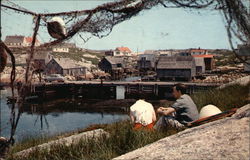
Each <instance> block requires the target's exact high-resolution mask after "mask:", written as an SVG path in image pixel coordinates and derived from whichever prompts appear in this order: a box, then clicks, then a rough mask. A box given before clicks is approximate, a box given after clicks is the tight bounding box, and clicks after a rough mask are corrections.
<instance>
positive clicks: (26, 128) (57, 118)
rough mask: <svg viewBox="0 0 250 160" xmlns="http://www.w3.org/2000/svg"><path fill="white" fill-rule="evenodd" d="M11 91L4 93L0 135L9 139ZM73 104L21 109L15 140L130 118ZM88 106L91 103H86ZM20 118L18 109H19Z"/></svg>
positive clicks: (122, 114)
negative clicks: (9, 101)
mask: <svg viewBox="0 0 250 160" xmlns="http://www.w3.org/2000/svg"><path fill="white" fill-rule="evenodd" d="M10 95H11V94H10V90H9V89H8V90H1V113H0V115H1V117H0V120H1V121H0V129H1V130H0V136H4V137H7V138H9V137H10V131H11V123H10V117H11V105H8V104H7V96H10ZM82 105H83V104H81V103H78V102H77V103H76V102H74V103H72V101H64V100H62V101H61V102H60V103H59V102H56V103H55V102H48V103H43V104H26V105H25V106H24V107H23V108H22V109H21V115H20V119H19V121H18V125H17V128H16V132H15V140H16V141H20V140H22V139H25V138H28V137H41V136H51V135H56V134H59V133H63V132H70V131H74V130H77V129H83V128H86V127H88V126H89V125H92V124H103V123H112V122H116V121H120V120H124V119H128V115H127V113H125V112H109V111H104V110H103V109H102V110H100V109H99V110H98V109H95V110H94V111H93V110H92V109H90V108H88V109H86V107H82ZM85 106H88V104H85ZM15 111H16V115H15V116H16V117H15V118H17V112H18V109H15Z"/></svg>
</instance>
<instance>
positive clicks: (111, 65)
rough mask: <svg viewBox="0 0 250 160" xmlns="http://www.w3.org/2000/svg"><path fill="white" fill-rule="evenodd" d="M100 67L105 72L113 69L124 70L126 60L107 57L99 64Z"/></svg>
mask: <svg viewBox="0 0 250 160" xmlns="http://www.w3.org/2000/svg"><path fill="white" fill-rule="evenodd" d="M98 66H99V68H100V69H101V70H103V71H105V72H109V71H110V70H113V69H119V68H124V67H125V63H124V58H123V57H112V56H107V57H104V58H102V59H101V61H100V62H99V63H98Z"/></svg>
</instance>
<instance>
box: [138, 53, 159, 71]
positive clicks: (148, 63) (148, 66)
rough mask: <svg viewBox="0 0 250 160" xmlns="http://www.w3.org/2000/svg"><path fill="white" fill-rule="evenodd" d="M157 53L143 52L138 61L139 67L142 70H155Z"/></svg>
mask: <svg viewBox="0 0 250 160" xmlns="http://www.w3.org/2000/svg"><path fill="white" fill-rule="evenodd" d="M155 62H156V56H155V54H141V55H139V59H138V61H137V67H138V69H139V70H140V71H141V70H155Z"/></svg>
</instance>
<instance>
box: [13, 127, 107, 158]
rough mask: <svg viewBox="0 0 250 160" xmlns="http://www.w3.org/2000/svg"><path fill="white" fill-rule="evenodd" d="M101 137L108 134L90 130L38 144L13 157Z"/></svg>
mask: <svg viewBox="0 0 250 160" xmlns="http://www.w3.org/2000/svg"><path fill="white" fill-rule="evenodd" d="M101 136H109V133H107V132H106V131H104V130H103V129H96V130H92V131H87V132H83V133H80V134H76V135H72V136H69V137H65V138H61V139H58V140H54V141H50V142H48V143H44V144H40V145H38V146H35V147H31V148H29V149H26V150H23V151H20V152H18V153H16V154H15V156H23V157H25V156H28V154H29V153H31V152H32V151H35V150H41V149H47V150H49V149H50V147H52V146H55V145H66V146H69V145H71V144H76V143H78V142H79V141H80V140H85V139H90V138H94V139H98V138H100V137H101Z"/></svg>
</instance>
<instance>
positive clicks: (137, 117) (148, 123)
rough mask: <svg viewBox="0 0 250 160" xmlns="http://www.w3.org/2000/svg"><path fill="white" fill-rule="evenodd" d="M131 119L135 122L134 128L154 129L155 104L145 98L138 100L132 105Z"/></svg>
mask: <svg viewBox="0 0 250 160" xmlns="http://www.w3.org/2000/svg"><path fill="white" fill-rule="evenodd" d="M130 119H131V121H132V122H133V123H134V129H140V128H146V129H153V126H154V122H155V121H156V115H155V110H154V107H153V105H152V104H151V103H148V102H146V101H144V100H137V101H136V102H135V103H134V104H133V105H132V106H131V107H130Z"/></svg>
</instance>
